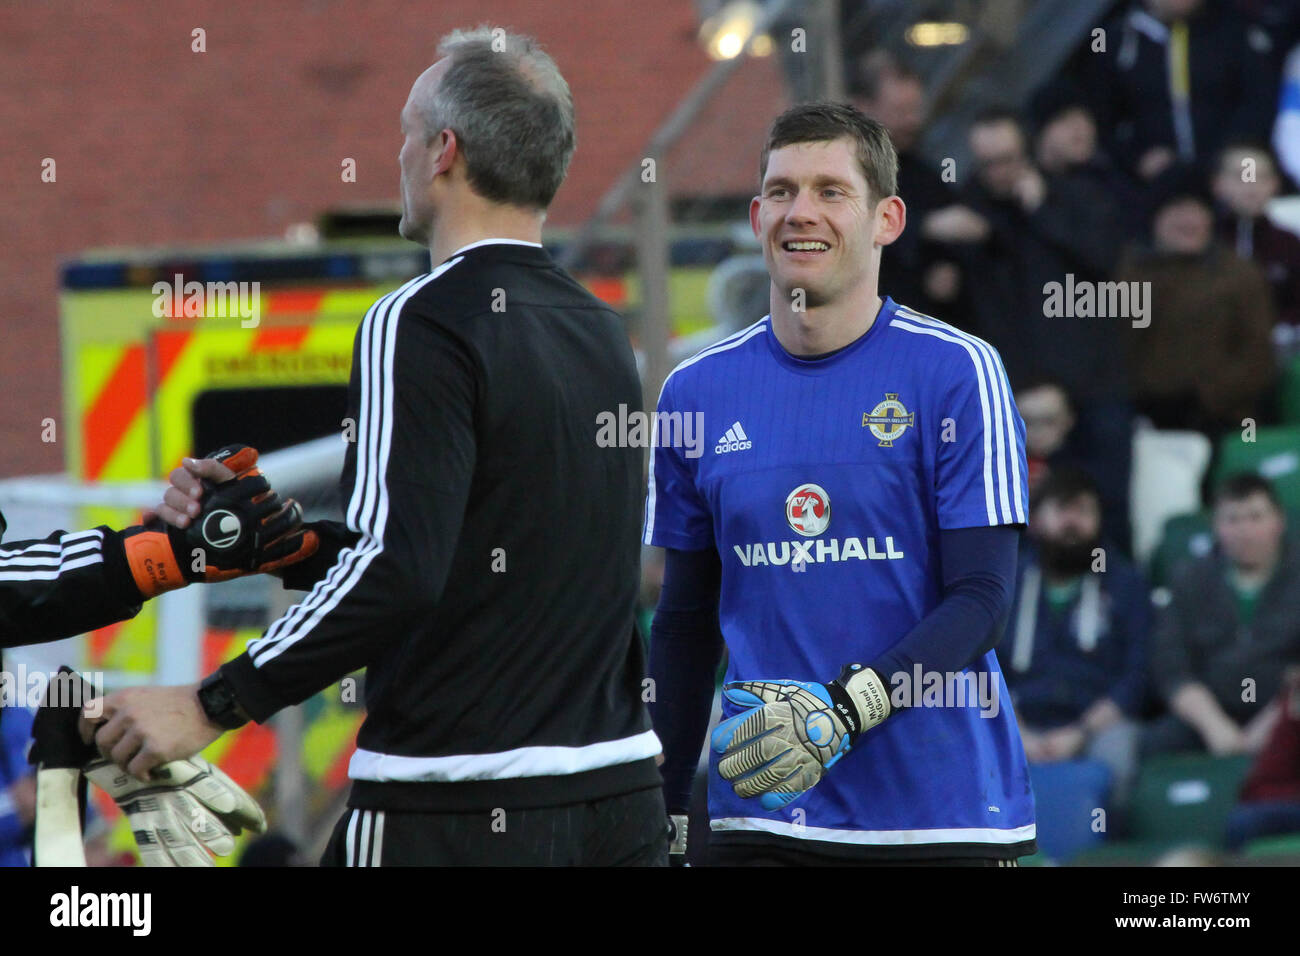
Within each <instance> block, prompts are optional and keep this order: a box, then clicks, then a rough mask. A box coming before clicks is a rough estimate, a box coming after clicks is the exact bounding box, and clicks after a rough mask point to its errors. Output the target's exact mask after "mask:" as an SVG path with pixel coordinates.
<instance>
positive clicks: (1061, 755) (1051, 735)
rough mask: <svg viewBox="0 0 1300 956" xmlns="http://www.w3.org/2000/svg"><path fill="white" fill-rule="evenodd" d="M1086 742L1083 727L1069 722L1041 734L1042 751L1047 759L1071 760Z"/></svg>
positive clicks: (1086, 738) (1086, 736)
mask: <svg viewBox="0 0 1300 956" xmlns="http://www.w3.org/2000/svg"><path fill="white" fill-rule="evenodd" d="M1087 742H1088V735H1087V734H1086V733H1084V731H1083V728H1081V727H1077V726H1075V725H1074V724H1069V725H1067V726H1065V727H1057V728H1055V729H1053V730H1049V731H1047V732H1046V733H1045V734H1043V751H1044V753H1045V754H1046V759H1047V760H1072V759H1074V757H1075V756H1076V755H1077V754H1078V753H1079V751H1080V750H1082V749H1083V745H1084V744H1085V743H1087Z"/></svg>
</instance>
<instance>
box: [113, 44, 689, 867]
mask: <svg viewBox="0 0 1300 956" xmlns="http://www.w3.org/2000/svg"><path fill="white" fill-rule="evenodd" d="M439 52H440V53H441V54H442V57H443V58H442V59H440V60H439V61H438V62H437V63H436V64H434V66H432V67H431V68H430V69H429V70H427V71H426V72H425V73H424V74H422V75H421V77H420V78H419V79H418V80H417V81H416V82H415V85H414V86H413V88H412V90H411V95H410V98H409V100H408V101H407V104H406V106H405V108H404V109H403V110H402V117H401V118H402V128H403V130H404V132H405V134H406V140H405V143H404V145H403V147H402V151H401V154H400V166H401V173H402V175H401V190H402V205H403V215H402V221H401V226H400V231H401V233H402V235H403V236H405V237H406V238H408V239H411V240H412V241H415V242H420V243H423V244H427V245H428V247H429V250H430V254H431V260H432V262H434V263H436V266H435V268H434V270H433V271H432V272H430V273H428V274H427V275H423V276H420V277H419V278H417V279H413V280H412V281H411V282H408V283H407V284H406V285H404V286H402V287H401V288H400V289H397V290H396V291H394V292H392V293H390V294H389V295H386V296H384V297H383V298H381V299H380V300H379V301H378V302H376V303H375V305H374V306H372V307H371V309H370V311H369V312H368V314H367V315H366V318H365V320H364V321H363V322H362V324H361V327H360V329H359V331H358V334H357V339H356V350H355V353H354V358H353V366H352V382H351V386H350V390H349V392H350V393H349V403H350V413H351V415H352V416H353V417H354V418H355V420H356V421H357V422H358V433H357V440H356V442H355V444H353V445H350V446H349V448H348V452H347V457H346V462H345V465H344V470H343V476H342V490H343V499H344V500H345V501H346V502H347V506H346V521H345V523H344V524H343V525H342V526H338V525H334V526H329V527H321V528H319V529H317V530H318V531H319V533H320V534H321V535H322V538H323V542H324V546H323V547H322V556H324V555H332V556H333V557H334V559H335V560H334V563H333V565H332V566H326V563H325V561H324V560H323V558H322V560H317V561H316V562H312V563H310V565H304V566H303V568H302V569H301V571H300V573H298V574H295V575H291V576H289V578H287V580H286V583H287V584H290V585H301V586H304V587H305V586H309V585H310V584H311V582H310V581H308V580H302V579H303V578H308V577H314V576H316V575H319V578H318V579H317V580H315V582H314V586H312V588H311V593H310V594H309V595H308V596H307V597H306V598H305V599H304V600H303V601H302V603H300V604H299V605H297V606H296V607H294V608H293V609H291V610H290V611H289V612H288V613H287V614H286V615H285V616H284V617H283V618H281V619H280V620H279V621H277V622H276V623H275V624H273V625H272V626H271V628H270V629H269V630H268V631H267V632H266V634H265V635H263V636H262V637H261V638H259V639H257V640H255V641H253V642H251V643H250V645H249V648H248V651H247V653H245V654H243V655H241V656H240V657H237V658H235V659H234V660H232V661H230V662H229V663H227V664H225V665H223V666H222V667H221V668H220V670H219V671H217V672H216V673H214V674H213V675H211V676H210V677H209V678H208V679H207V680H205V681H203V682H202V684H201V685H199V686H191V687H180V688H141V689H136V690H129V691H124V692H121V693H119V694H115V695H111V696H110V697H108V698H106V699H105V701H104V705H103V706H104V714H105V715H106V722H104V723H103V724H102V725H101V726H100V727H99V728H98V730H97V733H96V736H95V740H96V742H97V743H98V745H99V746H100V748H101V750H103V751H104V752H105V753H108V754H110V755H111V756H112V758H113V760H114V761H115V762H117V763H118V764H119V765H120V766H123V767H125V768H127V769H128V770H130V771H131V772H133V773H136V774H142V773H144V772H146V771H147V770H148V769H149V768H150V767H152V766H154V765H156V764H158V763H161V762H163V761H165V760H167V759H172V758H175V757H179V756H183V755H189V754H192V753H194V752H196V751H198V750H200V749H202V748H203V747H204V746H206V745H207V744H208V743H210V742H211V741H212V740H213V739H215V737H216V736H217V735H218V733H219V731H217V730H216V729H214V727H213V723H214V722H215V723H216V724H218V725H220V726H222V727H228V728H233V727H235V726H238V725H239V724H240V723H242V722H243V721H245V720H247V719H253V720H257V721H259V722H260V721H265V720H267V719H268V718H269V717H270V716H271V715H272V714H273V713H275V712H276V711H278V710H280V709H281V708H283V707H287V706H289V705H292V704H295V703H299V702H300V701H302V700H304V699H306V698H307V697H309V696H310V695H312V694H313V693H316V692H317V691H319V690H321V689H323V688H325V687H327V686H329V685H330V684H332V683H334V682H336V681H338V680H339V679H340V678H342V677H344V676H345V675H347V674H349V673H350V672H352V671H354V670H356V669H358V668H361V667H364V668H366V672H367V679H366V700H365V703H366V709H367V718H366V721H365V723H364V724H363V725H362V727H361V730H360V732H359V735H358V740H357V744H358V748H357V751H356V754H355V755H354V756H353V758H352V761H351V764H350V767H349V775H350V776H351V777H352V779H353V781H354V783H353V787H352V792H351V796H350V799H349V810H348V811H347V812H346V813H345V814H344V816H343V818H342V819H340V821H339V823H338V826H337V827H336V829H335V832H334V836H333V839H332V840H331V843H330V845H329V847H328V849H327V850H326V854H325V858H324V861H323V862H325V863H327V864H334V865H359V866H375V865H380V864H382V865H386V866H387V865H403V864H420V865H436V864H452V865H454V864H493V863H506V864H531V865H563V864H595V865H612V864H663V863H666V862H667V850H668V847H667V840H666V827H665V813H664V803H663V795H662V789H661V784H660V778H659V773H658V770H657V768H656V766H655V761H654V757H655V756H656V755H658V753H659V751H660V747H659V741H658V739H657V737H656V736H655V734H654V731H653V730H652V729H651V727H650V721H649V716H648V714H647V712H646V709H645V706H644V704H643V702H642V681H643V678H644V674H645V666H644V660H643V651H642V647H641V644H640V640H639V637H638V636H637V634H636V630H635V626H634V606H635V599H636V591H637V564H638V560H639V543H638V530H639V520H640V494H641V450H640V448H639V447H636V444H635V442H634V441H633V440H632V438H631V436H623V437H624V438H626V440H620V441H614V442H608V441H602V440H599V437H600V436H599V434H598V426H599V425H600V423H601V422H602V421H603V420H605V419H606V417H607V416H611V415H614V416H617V415H619V413H620V409H622V410H623V411H624V412H625V411H626V409H629V408H631V409H635V408H638V407H639V405H640V385H639V382H638V380H637V374H636V366H635V362H634V359H633V356H632V351H631V348H630V346H629V344H628V341H627V338H626V334H625V332H624V329H623V324H622V320H621V319H620V317H619V316H618V315H617V314H616V313H615V312H613V311H612V310H610V309H609V308H608V307H606V306H605V305H604V304H603V303H601V302H600V301H599V300H597V299H596V298H594V297H593V296H592V295H590V294H589V293H588V292H587V291H586V290H584V289H583V288H582V287H581V286H580V285H579V284H578V283H577V282H576V281H574V280H573V278H572V277H570V276H569V275H568V274H567V273H565V272H564V271H563V270H562V269H560V268H559V267H558V266H557V265H556V264H555V263H554V262H553V261H552V259H551V258H550V256H549V255H548V254H547V252H546V251H545V250H544V249H543V248H542V246H541V243H540V238H541V226H542V222H543V219H544V217H545V210H546V208H547V206H548V205H549V203H550V201H551V199H552V197H553V196H554V194H555V191H556V190H557V189H558V188H559V186H560V183H561V182H562V180H563V178H564V173H565V171H566V169H567V166H568V162H569V158H570V157H571V155H572V152H573V147H574V132H573V129H574V127H573V107H572V100H571V98H570V94H569V90H568V86H567V84H566V83H565V81H564V79H563V77H562V76H561V75H560V73H559V71H558V70H557V69H556V67H555V64H554V63H553V62H552V61H551V60H550V58H549V57H547V56H546V54H545V53H543V52H542V51H541V50H540V49H539V48H538V47H536V46H535V44H533V42H532V41H531V40H529V39H527V38H525V37H518V36H514V35H508V34H506V33H505V32H504V31H500V30H493V31H489V30H486V29H484V30H480V31H476V32H474V33H468V34H466V33H460V32H457V33H453V34H452V35H451V36H449V37H448V38H446V39H445V40H444V41H443V43H442V44H441V46H440V48H439ZM520 144H528V145H527V147H526V148H524V147H522V146H520ZM173 500H175V498H174V496H173Z"/></svg>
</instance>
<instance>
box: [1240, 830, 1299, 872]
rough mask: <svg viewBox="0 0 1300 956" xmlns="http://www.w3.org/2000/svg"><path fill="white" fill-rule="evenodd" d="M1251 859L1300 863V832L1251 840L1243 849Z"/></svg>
mask: <svg viewBox="0 0 1300 956" xmlns="http://www.w3.org/2000/svg"><path fill="white" fill-rule="evenodd" d="M1241 853H1242V855H1243V856H1245V857H1246V858H1247V859H1251V860H1268V861H1269V862H1287V863H1289V864H1290V865H1296V864H1300V833H1288V834H1286V835H1285V836H1271V837H1260V838H1259V839H1258V840H1251V841H1250V842H1249V843H1247V844H1246V846H1245V847H1244V848H1243V849H1242V851H1241Z"/></svg>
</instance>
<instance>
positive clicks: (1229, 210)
mask: <svg viewBox="0 0 1300 956" xmlns="http://www.w3.org/2000/svg"><path fill="white" fill-rule="evenodd" d="M1213 185H1214V198H1215V199H1216V200H1217V202H1218V214H1219V230H1218V234H1219V240H1220V242H1222V243H1223V244H1224V245H1226V246H1228V247H1229V248H1231V249H1232V250H1233V251H1235V252H1236V253H1237V255H1238V256H1239V257H1241V258H1242V259H1249V260H1251V261H1252V262H1254V263H1255V264H1256V265H1258V266H1259V267H1260V269H1261V270H1263V273H1264V277H1265V279H1267V280H1268V284H1269V287H1270V288H1271V290H1272V293H1273V308H1274V310H1275V315H1276V321H1277V325H1275V326H1274V328H1273V342H1274V345H1275V346H1277V348H1278V351H1279V354H1282V355H1286V354H1290V352H1291V351H1292V350H1293V349H1294V347H1295V345H1296V337H1297V334H1300V236H1297V235H1296V234H1295V233H1293V232H1291V231H1290V230H1288V229H1283V228H1281V227H1279V226H1275V225H1273V223H1272V222H1270V221H1269V218H1268V215H1267V213H1266V210H1267V207H1268V204H1269V203H1270V202H1271V201H1272V200H1273V199H1274V198H1276V197H1277V195H1278V193H1279V192H1281V189H1282V178H1281V176H1280V175H1279V174H1278V168H1277V160H1276V158H1275V157H1274V155H1273V151H1272V150H1271V149H1269V148H1268V147H1267V146H1264V145H1261V144H1255V145H1251V144H1246V143H1233V144H1230V145H1229V146H1228V147H1227V148H1225V149H1224V151H1223V155H1222V156H1221V157H1220V158H1219V164H1218V168H1217V169H1216V171H1215V175H1214V181H1213Z"/></svg>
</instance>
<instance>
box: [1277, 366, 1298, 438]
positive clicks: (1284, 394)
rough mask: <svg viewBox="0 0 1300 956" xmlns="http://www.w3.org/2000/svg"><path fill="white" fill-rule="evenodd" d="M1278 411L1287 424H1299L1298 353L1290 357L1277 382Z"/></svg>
mask: <svg viewBox="0 0 1300 956" xmlns="http://www.w3.org/2000/svg"><path fill="white" fill-rule="evenodd" d="M1277 404H1278V412H1279V414H1280V415H1281V416H1282V421H1283V422H1285V423H1286V424H1288V425H1300V355H1297V356H1295V357H1294V358H1293V359H1291V362H1290V364H1289V365H1287V367H1286V369H1285V370H1283V372H1282V380H1281V381H1280V382H1279V383H1278V394H1277Z"/></svg>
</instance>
